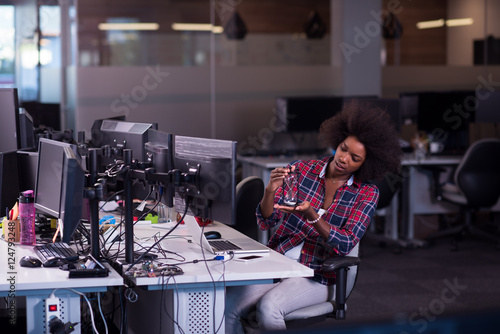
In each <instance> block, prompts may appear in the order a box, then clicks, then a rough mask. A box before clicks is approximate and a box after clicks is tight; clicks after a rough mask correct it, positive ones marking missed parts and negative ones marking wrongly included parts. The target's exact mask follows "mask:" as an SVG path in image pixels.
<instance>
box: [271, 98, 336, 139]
mask: <svg viewBox="0 0 500 334" xmlns="http://www.w3.org/2000/svg"><path fill="white" fill-rule="evenodd" d="M343 100H344V99H343V98H342V97H338V96H297V97H278V98H277V99H276V116H277V118H278V121H279V123H278V124H277V131H280V132H315V131H318V130H319V127H320V125H321V123H322V122H323V121H324V120H326V119H328V118H330V117H332V116H334V115H335V114H336V113H337V112H339V111H340V110H341V109H342V103H343Z"/></svg>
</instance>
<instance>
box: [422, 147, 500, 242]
mask: <svg viewBox="0 0 500 334" xmlns="http://www.w3.org/2000/svg"><path fill="white" fill-rule="evenodd" d="M440 172H441V169H439V168H434V169H433V178H434V196H435V197H436V199H437V200H438V201H446V202H449V203H452V204H455V205H457V206H458V208H459V213H463V215H459V218H460V217H462V216H463V217H464V221H463V223H460V224H459V225H458V226H453V227H450V228H447V229H445V230H441V231H438V232H436V233H434V234H431V235H430V236H429V237H428V239H429V240H433V239H435V238H438V237H442V236H449V235H453V236H455V237H456V238H454V239H453V244H452V250H457V249H458V244H457V239H458V237H460V236H462V235H464V234H471V235H477V236H480V237H483V238H486V239H490V240H493V241H496V242H497V247H500V236H499V235H498V230H497V229H496V230H493V229H492V230H491V231H487V230H486V229H482V228H479V227H477V226H476V225H473V217H474V214H475V213H476V212H477V211H478V210H479V209H481V208H491V207H492V206H494V205H495V204H496V203H497V202H498V200H499V198H500V140H499V139H496V138H489V139H481V140H478V141H476V142H474V143H473V144H472V145H471V146H470V147H469V148H468V149H467V151H466V152H465V155H464V156H463V158H462V160H461V162H460V163H459V165H458V166H457V168H456V170H455V171H454V173H453V182H445V183H443V184H440V183H439V174H440Z"/></svg>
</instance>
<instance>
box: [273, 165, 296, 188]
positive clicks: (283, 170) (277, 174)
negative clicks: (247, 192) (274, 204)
mask: <svg viewBox="0 0 500 334" xmlns="http://www.w3.org/2000/svg"><path fill="white" fill-rule="evenodd" d="M294 170H295V166H292V167H291V168H288V167H278V168H275V169H273V170H272V171H271V176H270V178H269V183H268V184H267V186H266V191H268V192H270V193H273V194H274V193H275V192H276V190H278V188H279V187H281V185H282V184H283V179H284V178H285V177H286V176H287V175H288V173H290V172H293V171H294Z"/></svg>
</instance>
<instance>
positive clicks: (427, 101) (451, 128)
mask: <svg viewBox="0 0 500 334" xmlns="http://www.w3.org/2000/svg"><path fill="white" fill-rule="evenodd" d="M475 114H476V110H475V92H474V91H443V92H420V93H419V94H418V115H417V126H418V130H420V131H424V132H426V133H428V134H432V135H433V136H434V137H436V138H433V140H437V141H440V142H442V143H443V144H444V150H443V152H444V153H446V152H448V153H457V154H460V153H463V152H465V150H466V149H467V147H468V145H469V123H471V122H474V120H475Z"/></svg>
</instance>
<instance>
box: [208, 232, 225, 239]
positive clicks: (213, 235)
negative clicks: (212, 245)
mask: <svg viewBox="0 0 500 334" xmlns="http://www.w3.org/2000/svg"><path fill="white" fill-rule="evenodd" d="M203 234H205V238H207V239H211V240H213V239H220V238H222V236H221V235H220V233H219V232H217V231H207V232H205V233H203Z"/></svg>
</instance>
